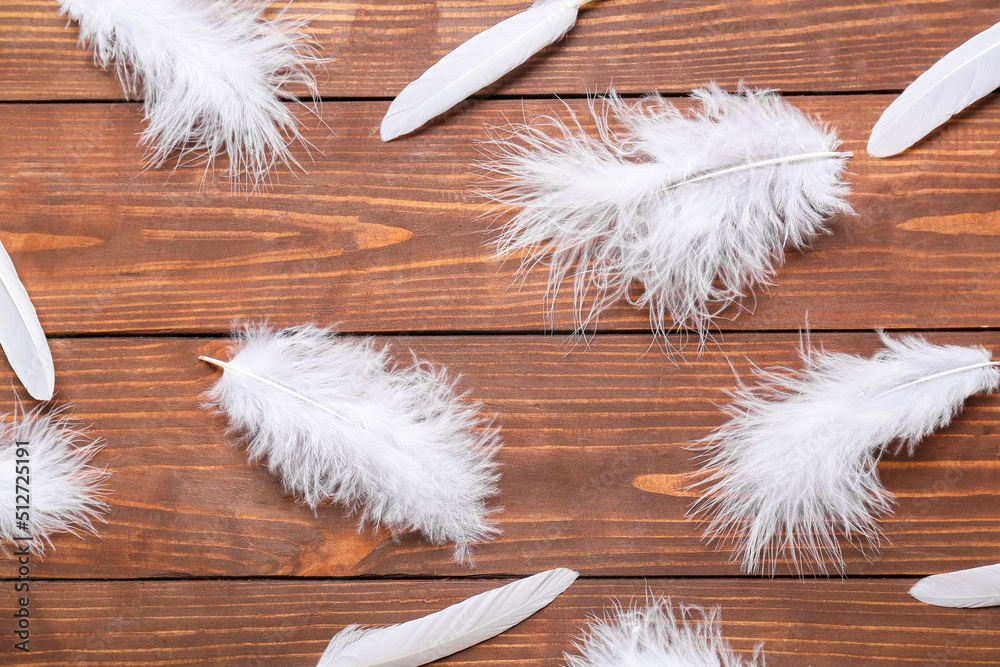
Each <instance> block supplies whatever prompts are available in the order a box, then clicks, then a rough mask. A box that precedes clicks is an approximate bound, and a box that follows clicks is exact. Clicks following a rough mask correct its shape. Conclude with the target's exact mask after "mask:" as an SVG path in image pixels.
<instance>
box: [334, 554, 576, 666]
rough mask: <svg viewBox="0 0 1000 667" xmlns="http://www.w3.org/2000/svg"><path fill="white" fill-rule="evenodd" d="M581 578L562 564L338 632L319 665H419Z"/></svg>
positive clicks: (485, 634)
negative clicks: (404, 616)
mask: <svg viewBox="0 0 1000 667" xmlns="http://www.w3.org/2000/svg"><path fill="white" fill-rule="evenodd" d="M576 577H577V573H576V572H574V571H573V570H567V569H565V568H558V569H555V570H548V571H546V572H541V573H539V574H536V575H533V576H530V577H527V578H526V579H521V580H519V581H515V582H514V583H512V584H507V585H506V586H502V587H500V588H496V589H493V590H492V591H487V592H485V593H480V594H479V595H474V596H473V597H471V598H469V599H468V600H464V601H462V602H459V603H458V604H453V605H452V606H450V607H448V608H446V609H442V610H441V611H438V612H435V613H433V614H429V615H428V616H424V617H423V618H418V619H416V620H413V621H408V622H406V623H400V624H399V625H390V626H388V627H384V628H359V627H358V626H356V625H351V626H348V627H346V628H344V629H343V630H342V631H340V633H338V634H337V635H336V636H335V637H334V638H333V639H332V640H330V644H329V645H328V646H327V648H326V651H324V652H323V657H322V658H320V661H319V663H318V665H317V667H376V666H377V667H416V666H417V665H423V664H426V663H428V662H433V661H435V660H437V659H439V658H443V657H444V656H446V655H451V654H452V653H457V652H458V651H461V650H463V649H466V648H469V647H470V646H474V645H475V644H478V643H480V642H483V641H486V640H487V639H489V638H490V637H493V636H495V635H498V634H500V633H501V632H503V631H505V630H507V629H509V628H512V627H513V626H515V625H517V624H518V623H520V622H521V621H523V620H524V619H526V618H528V617H529V616H531V615H532V614H534V613H535V612H536V611H538V610H539V609H541V608H542V607H545V606H546V605H547V604H549V603H550V602H552V601H553V600H555V599H556V598H557V597H558V596H559V594H560V593H562V592H563V591H564V590H566V589H567V588H569V585H570V584H572V583H573V582H574V581H575V580H576Z"/></svg>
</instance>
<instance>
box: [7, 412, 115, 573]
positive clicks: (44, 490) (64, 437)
mask: <svg viewBox="0 0 1000 667" xmlns="http://www.w3.org/2000/svg"><path fill="white" fill-rule="evenodd" d="M63 412H64V410H55V411H54V412H50V413H48V414H44V413H42V412H41V411H40V408H35V409H34V410H31V411H30V412H28V413H26V414H22V415H14V417H13V421H9V415H4V416H3V417H0V419H2V420H3V422H2V423H0V498H2V499H3V500H2V501H0V542H6V543H11V542H15V543H17V544H19V545H21V546H24V545H26V544H27V545H28V546H29V548H30V551H31V553H39V554H40V553H42V552H43V551H44V549H45V546H46V545H51V543H52V536H53V535H55V534H56V533H63V532H70V533H74V534H82V533H95V534H96V530H95V529H94V521H95V520H100V519H101V514H102V513H104V512H107V511H108V506H107V504H106V503H105V502H104V500H103V497H104V496H106V495H107V494H108V493H109V491H108V489H107V488H106V487H105V486H104V481H105V480H106V479H107V478H108V477H109V476H110V474H109V473H108V472H106V471H105V470H103V469H101V468H95V467H93V466H91V465H89V463H88V462H89V461H90V459H91V458H92V457H93V456H94V454H96V453H97V452H98V451H99V450H100V449H101V447H102V445H101V444H100V443H99V442H98V441H97V440H94V439H92V438H90V437H88V436H87V435H86V434H85V433H84V432H83V431H81V430H79V429H78V428H77V427H76V426H75V425H74V424H73V423H72V422H71V421H70V420H69V419H68V418H67V417H65V416H64V415H63V414H62V413H63ZM18 443H27V444H26V445H24V444H22V445H19V444H18ZM19 448H20V450H21V451H18V450H19ZM18 486H20V487H21V489H18V488H17V487H18ZM18 494H24V495H25V496H26V497H27V500H26V501H25V499H23V498H22V499H20V500H18V499H17V495H18ZM17 505H27V509H24V508H22V509H17ZM25 515H26V517H27V520H26V521H25V523H27V525H28V529H27V530H25V529H24V527H23V526H19V525H18V522H19V520H22V519H21V517H22V516H25ZM25 536H28V537H30V539H28V540H23V539H22V540H17V538H19V537H20V538H24V537H25Z"/></svg>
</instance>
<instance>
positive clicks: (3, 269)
mask: <svg viewBox="0 0 1000 667" xmlns="http://www.w3.org/2000/svg"><path fill="white" fill-rule="evenodd" d="M0 285H2V286H3V289H2V290H0V322H2V324H0V347H3V351H4V354H6V355H7V361H8V362H10V367H11V368H13V369H14V373H16V374H17V377H18V379H19V380H21V384H23V385H24V388H25V389H26V390H27V392H28V393H29V394H31V397H32V398H35V399H37V400H39V401H47V400H49V399H50V398H52V394H53V393H54V392H55V384H56V375H55V368H54V366H53V364H52V352H51V351H50V350H49V343H48V341H47V340H46V339H45V332H44V331H42V325H41V323H40V322H39V321H38V314H37V313H36V312H35V307H34V306H33V305H32V304H31V299H29V298H28V292H27V290H25V289H24V285H23V284H21V280H20V278H18V277H17V271H16V270H15V269H14V262H12V261H11V259H10V255H8V254H7V250H6V248H4V247H3V244H0Z"/></svg>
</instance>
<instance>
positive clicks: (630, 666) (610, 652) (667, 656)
mask: <svg viewBox="0 0 1000 667" xmlns="http://www.w3.org/2000/svg"><path fill="white" fill-rule="evenodd" d="M719 616H720V607H715V608H714V609H710V610H708V611H705V610H703V609H702V608H700V607H696V606H693V605H681V606H680V613H679V614H676V613H675V612H674V609H673V606H672V605H671V604H670V599H669V598H667V599H664V598H657V599H654V600H652V601H650V602H648V603H647V605H646V607H645V608H642V609H640V608H636V607H631V608H622V607H621V606H619V605H617V604H616V605H615V611H614V614H613V615H612V616H611V617H607V616H605V617H604V618H596V617H595V618H594V619H593V620H592V621H591V623H590V625H589V627H588V628H587V631H586V634H585V636H584V637H583V640H582V641H581V642H579V643H577V644H576V648H577V650H578V651H579V652H580V655H570V654H564V659H565V660H566V665H567V667H758V666H759V667H763V665H764V654H763V646H764V645H763V643H761V644H759V645H758V646H757V647H756V649H755V650H754V653H753V657H752V658H751V659H750V660H744V659H743V658H742V657H740V656H739V655H738V654H737V653H736V652H735V651H733V649H732V647H731V646H730V645H729V642H728V641H726V640H725V639H724V638H723V636H722V626H721V623H720V622H719Z"/></svg>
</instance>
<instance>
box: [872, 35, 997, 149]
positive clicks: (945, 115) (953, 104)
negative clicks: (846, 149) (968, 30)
mask: <svg viewBox="0 0 1000 667" xmlns="http://www.w3.org/2000/svg"><path fill="white" fill-rule="evenodd" d="M998 86H1000V23H998V24H996V25H995V26H993V27H992V28H989V29H987V30H984V31H983V32H981V33H979V34H978V35H976V36H975V37H973V38H972V39H970V40H969V41H967V42H965V43H964V44H962V45H961V46H959V47H958V48H957V49H955V50H954V51H952V52H951V53H949V54H947V55H946V56H945V57H943V58H941V60H939V61H937V62H936V63H934V65H933V66H932V67H931V68H930V69H929V70H927V71H926V72H924V73H923V74H921V75H920V76H919V77H917V79H916V81H914V82H913V83H911V84H910V85H909V86H907V87H906V90H904V91H903V93H902V94H901V95H900V96H899V97H897V98H896V99H895V100H893V102H892V104H890V105H889V108H887V109H886V110H885V111H884V112H882V116H881V118H879V119H878V122H877V123H875V127H873V128H872V133H871V136H870V137H869V139H868V153H869V155H871V156H872V157H888V156H890V155H895V154H896V153H902V152H903V151H905V150H906V149H907V148H909V147H910V146H912V145H913V144H915V143H917V142H918V141H920V139H922V138H923V137H925V136H926V135H927V134H928V133H930V131H931V130H933V129H934V128H936V127H938V126H939V125H941V124H942V123H944V122H945V121H947V120H948V119H949V118H951V117H952V116H954V115H955V114H957V113H958V112H959V111H961V110H962V109H964V108H965V107H967V106H969V105H970V104H972V103H973V102H975V101H976V100H978V99H979V98H981V97H983V96H984V95H987V94H989V93H990V92H992V91H994V90H996V88H997V87H998Z"/></svg>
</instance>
